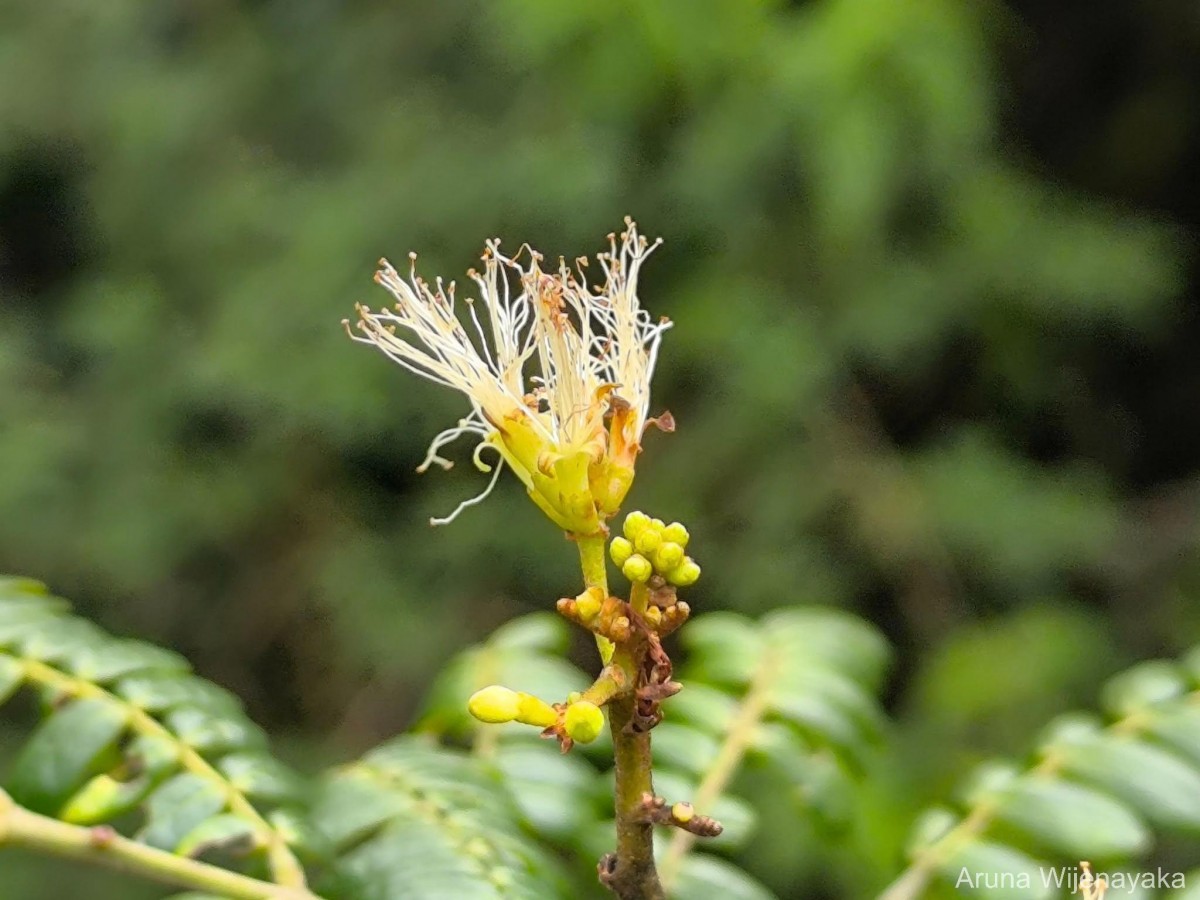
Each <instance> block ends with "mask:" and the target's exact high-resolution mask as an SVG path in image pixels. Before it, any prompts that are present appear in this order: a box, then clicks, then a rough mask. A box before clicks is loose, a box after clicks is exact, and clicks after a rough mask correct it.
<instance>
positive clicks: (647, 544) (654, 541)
mask: <svg viewBox="0 0 1200 900" xmlns="http://www.w3.org/2000/svg"><path fill="white" fill-rule="evenodd" d="M662 542H663V539H662V533H661V532H659V531H656V530H655V529H653V528H647V529H646V530H645V531H643V532H642V533H641V534H639V535H638V536H637V537H636V538H635V539H634V541H633V546H634V547H636V548H637V552H638V553H641V554H643V555H646V556H648V555H650V554H651V553H653V552H654V551H655V550H657V549H658V546H659V545H660V544H661V543H662Z"/></svg>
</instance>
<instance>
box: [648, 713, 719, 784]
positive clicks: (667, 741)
mask: <svg viewBox="0 0 1200 900" xmlns="http://www.w3.org/2000/svg"><path fill="white" fill-rule="evenodd" d="M719 751H720V747H719V745H718V743H717V741H716V740H715V739H714V738H711V737H709V736H708V735H707V734H705V733H704V732H703V731H700V730H699V729H697V728H690V727H688V726H687V725H676V724H674V723H672V722H663V723H662V724H661V725H659V726H658V727H657V728H655V729H654V759H655V761H656V762H657V763H661V764H663V765H666V766H671V767H673V768H676V769H680V770H682V771H683V772H685V773H687V774H688V775H691V776H693V777H703V775H704V773H705V772H706V771H707V769H708V767H709V766H710V765H711V764H712V761H713V759H714V758H716V755H717V753H718V752H719Z"/></svg>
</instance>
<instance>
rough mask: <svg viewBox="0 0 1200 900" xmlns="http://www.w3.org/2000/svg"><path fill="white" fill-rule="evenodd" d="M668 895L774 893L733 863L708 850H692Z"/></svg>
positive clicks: (752, 896)
mask: <svg viewBox="0 0 1200 900" xmlns="http://www.w3.org/2000/svg"><path fill="white" fill-rule="evenodd" d="M671 896H672V897H676V898H679V900H692V898H694V897H695V898H704V897H712V898H717V897H720V898H721V900H775V895H774V894H772V893H771V892H770V891H769V890H767V889H766V888H765V887H763V886H762V885H761V884H759V883H758V882H757V881H755V880H754V879H753V878H752V877H750V875H748V874H747V873H746V872H744V871H742V870H741V869H739V868H738V867H737V866H735V865H733V864H732V863H728V862H726V861H725V860H723V859H718V858H717V857H715V856H712V855H711V854H708V853H693V854H692V855H691V856H689V857H688V858H687V861H686V862H685V863H684V864H683V868H682V869H681V870H680V872H679V878H678V879H677V883H676V885H675V887H674V889H673V890H672V891H671Z"/></svg>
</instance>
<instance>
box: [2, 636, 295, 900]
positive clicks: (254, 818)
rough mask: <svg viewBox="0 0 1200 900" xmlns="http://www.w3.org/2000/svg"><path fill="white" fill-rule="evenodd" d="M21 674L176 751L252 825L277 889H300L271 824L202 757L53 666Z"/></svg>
mask: <svg viewBox="0 0 1200 900" xmlns="http://www.w3.org/2000/svg"><path fill="white" fill-rule="evenodd" d="M19 662H20V663H21V666H22V668H23V669H24V672H25V678H26V679H27V680H28V681H31V682H33V683H35V684H40V685H44V686H46V687H49V688H52V689H54V690H55V691H56V692H58V693H60V694H66V695H67V696H71V697H85V698H86V697H90V698H95V699H101V700H105V701H107V702H109V703H114V704H116V705H118V706H120V707H121V708H122V709H124V711H125V715H126V717H127V719H128V722H129V727H130V729H132V730H133V731H135V732H137V733H138V734H140V735H147V736H150V737H155V738H160V739H162V740H166V741H169V742H170V743H172V744H174V745H175V746H176V748H177V752H178V759H179V765H180V766H181V767H182V768H183V769H184V771H187V772H190V773H192V774H193V775H198V776H199V777H201V778H203V779H205V780H206V781H210V782H213V783H214V784H216V785H218V786H219V787H220V789H221V792H222V793H223V794H225V796H227V797H228V798H229V799H228V803H229V809H230V811H231V812H234V813H236V814H237V815H239V816H241V817H242V818H244V819H246V820H248V821H250V822H252V823H253V824H254V825H255V826H256V828H257V830H258V831H259V832H260V833H261V834H262V835H263V836H264V838H265V839H266V840H267V842H268V843H267V857H268V859H269V860H270V864H271V874H272V876H273V877H274V879H275V881H276V882H277V883H279V884H281V885H285V886H287V887H294V888H303V887H304V885H305V878H304V869H303V868H302V867H301V865H300V863H299V862H298V861H297V860H296V857H295V856H293V855H292V852H291V850H289V849H288V846H287V843H286V842H285V841H284V840H283V836H282V835H281V834H280V833H279V832H278V831H276V830H275V829H274V828H273V827H272V826H271V824H270V823H269V822H268V821H267V820H266V819H264V818H263V817H262V816H261V815H259V812H258V810H256V809H255V808H254V806H253V805H252V804H251V803H250V801H249V800H247V799H246V798H245V796H243V795H242V794H241V793H240V792H238V791H237V790H235V789H234V788H233V786H232V785H231V784H230V783H229V781H228V780H227V779H226V778H225V777H224V776H222V775H221V773H220V772H218V771H217V770H216V769H214V768H213V767H212V766H211V765H210V764H209V762H208V760H206V759H205V758H204V757H203V756H201V755H200V754H199V753H197V752H196V751H195V750H194V749H192V748H191V747H189V746H188V745H187V744H184V743H182V742H181V741H180V740H179V739H178V738H176V737H175V735H173V734H172V733H171V732H170V730H169V729H167V728H166V727H165V726H163V725H162V724H161V723H160V722H159V721H158V720H157V719H155V718H154V717H153V716H151V715H149V714H148V713H146V712H145V711H144V710H142V709H140V708H139V707H137V706H134V705H133V704H132V703H129V702H128V701H126V700H123V699H122V698H121V697H119V696H117V695H116V694H113V693H111V692H109V691H106V690H105V689H104V688H102V687H100V686H99V685H96V684H93V683H92V682H90V681H85V680H84V679H81V678H75V677H74V676H72V675H68V674H67V673H66V672H62V671H60V670H58V669H56V668H54V667H53V666H48V665H46V664H45V663H42V662H38V661H37V660H32V659H25V660H19Z"/></svg>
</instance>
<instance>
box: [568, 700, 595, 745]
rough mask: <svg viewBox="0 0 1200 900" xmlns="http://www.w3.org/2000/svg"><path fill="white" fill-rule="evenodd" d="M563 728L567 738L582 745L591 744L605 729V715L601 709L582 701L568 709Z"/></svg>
mask: <svg viewBox="0 0 1200 900" xmlns="http://www.w3.org/2000/svg"><path fill="white" fill-rule="evenodd" d="M563 728H564V729H565V730H566V732H567V736H568V737H570V738H571V740H573V741H578V742H579V743H581V744H590V743H591V742H592V741H594V740H595V739H596V738H598V737H599V736H600V732H601V731H602V730H603V729H604V713H602V712H600V707H598V706H597V705H596V704H595V703H589V702H588V701H587V700H580V701H579V702H578V703H572V704H571V705H570V706H568V707H567V712H566V715H565V716H563Z"/></svg>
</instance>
